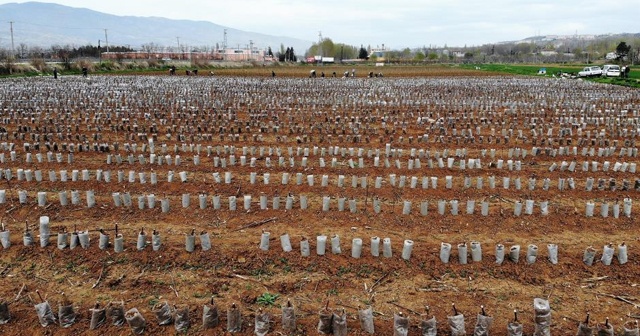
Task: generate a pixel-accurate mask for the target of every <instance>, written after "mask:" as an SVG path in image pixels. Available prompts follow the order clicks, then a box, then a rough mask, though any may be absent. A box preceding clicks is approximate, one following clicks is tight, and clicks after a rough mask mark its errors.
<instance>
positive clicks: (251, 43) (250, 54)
mask: <svg viewBox="0 0 640 336" xmlns="http://www.w3.org/2000/svg"><path fill="white" fill-rule="evenodd" d="M249 60H250V61H251V60H253V40H249Z"/></svg>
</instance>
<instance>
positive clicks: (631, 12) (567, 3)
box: [0, 0, 640, 49]
mask: <svg viewBox="0 0 640 336" xmlns="http://www.w3.org/2000/svg"><path fill="white" fill-rule="evenodd" d="M10 2H26V1H15V0H14V1H2V0H0V4H5V3H10ZM42 2H53V3H57V4H61V5H66V6H71V7H79V8H88V9H92V10H96V11H100V12H104V13H108V14H115V15H130V16H158V17H165V18H169V19H187V20H202V21H210V22H213V23H216V24H219V25H223V26H227V27H230V28H235V29H240V30H245V31H253V32H258V33H264V34H269V35H276V36H288V37H294V38H299V39H303V40H307V41H318V39H319V34H320V33H322V36H323V37H324V38H331V39H332V40H333V41H334V42H339V43H346V44H350V45H356V46H359V45H364V46H372V47H377V46H382V45H383V44H384V45H385V46H386V47H389V48H394V49H402V48H405V47H411V48H414V47H422V46H445V45H446V46H460V47H462V46H465V45H466V46H477V45H482V44H487V43H495V42H502V41H517V40H521V39H524V38H526V37H530V36H535V35H574V34H576V33H577V34H579V35H585V34H607V33H638V32H640V25H638V23H637V19H638V17H640V3H639V2H638V0H608V1H601V0H598V1H592V0H586V1H577V0H535V1H529V0H484V1H477V0H437V1H436V0H312V1H311V0H296V1H292V0H225V1H222V0H181V1H162V0H57V1H42Z"/></svg>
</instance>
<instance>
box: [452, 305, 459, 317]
mask: <svg viewBox="0 0 640 336" xmlns="http://www.w3.org/2000/svg"><path fill="white" fill-rule="evenodd" d="M451 306H452V307H453V316H456V315H458V310H457V309H456V304H455V303H452V304H451Z"/></svg>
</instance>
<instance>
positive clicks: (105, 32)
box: [104, 28, 109, 52]
mask: <svg viewBox="0 0 640 336" xmlns="http://www.w3.org/2000/svg"><path fill="white" fill-rule="evenodd" d="M104 43H105V44H106V45H107V52H109V37H108V36H107V29H106V28H105V29H104Z"/></svg>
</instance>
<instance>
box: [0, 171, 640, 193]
mask: <svg viewBox="0 0 640 336" xmlns="http://www.w3.org/2000/svg"><path fill="white" fill-rule="evenodd" d="M90 174H91V173H90V171H89V170H88V169H83V170H77V169H74V170H72V171H71V175H69V172H68V171H67V170H64V169H63V170H60V171H58V172H56V171H54V170H50V171H49V181H50V182H57V181H58V180H59V181H60V182H68V181H71V182H77V181H90V180H91V177H90ZM273 175H275V174H273ZM13 176H14V174H13V171H12V170H11V169H9V168H7V169H4V170H2V169H0V177H4V178H5V179H6V180H8V181H10V180H12V179H13ZM58 176H59V177H58ZM94 176H95V180H96V181H98V182H100V181H104V182H106V183H110V182H111V181H112V172H111V170H102V169H96V171H95V174H94ZM175 176H176V174H175V172H174V171H172V170H169V171H167V173H166V180H167V182H169V183H171V182H174V180H175ZM211 176H212V178H213V182H214V183H218V184H219V183H223V181H224V183H225V184H231V183H232V182H233V173H232V172H230V171H228V172H224V173H223V175H221V173H220V172H213V173H212V175H211ZM293 176H295V183H296V185H302V184H303V183H306V184H307V185H308V186H310V187H313V186H315V185H316V179H315V176H314V175H313V174H306V175H305V174H303V173H296V174H295V175H293V174H292V173H288V172H283V173H282V174H281V179H280V181H281V184H282V185H287V184H289V182H290V181H291V179H292V177H293ZM116 177H117V181H118V183H122V182H125V181H126V182H129V183H135V182H136V180H137V181H138V182H139V183H140V184H146V183H147V182H149V183H150V184H151V185H156V184H158V172H155V171H151V172H150V173H147V172H137V173H136V171H134V170H130V171H128V172H127V173H125V171H122V170H118V171H117V172H116ZM147 177H148V178H147ZM178 177H179V180H180V182H183V183H184V182H187V181H188V179H189V172H187V171H181V172H179V173H178ZM16 179H17V180H18V181H27V182H31V181H33V180H34V179H35V181H36V182H42V181H43V173H42V171H41V170H35V171H32V170H31V169H23V168H17V169H16ZM369 179H370V178H369V176H356V175H351V187H352V188H358V187H361V188H363V189H366V188H367V187H368V186H369ZM372 179H373V187H374V188H375V189H380V188H382V187H383V181H384V180H383V177H382V176H376V177H373V178H372ZM438 179H439V178H438V177H437V176H431V177H429V176H423V177H422V178H421V180H420V179H419V177H417V176H409V177H407V176H406V175H400V176H398V175H396V174H389V176H388V182H387V183H388V184H389V185H391V186H393V187H398V188H405V187H407V186H408V187H409V188H411V189H415V188H418V187H419V186H420V187H421V188H422V189H429V188H432V189H437V188H438ZM257 180H258V174H257V173H256V172H250V173H249V183H250V184H256V183H257ZM331 180H334V181H335V184H336V186H337V187H339V188H343V187H345V186H346V185H347V183H345V182H346V177H345V175H337V176H336V177H331ZM444 180H445V188H446V189H453V187H454V183H455V182H456V181H457V180H458V178H457V177H455V176H452V175H447V176H445V177H444ZM475 180H476V181H475V188H476V189H478V190H482V189H483V188H484V185H485V177H483V176H477V177H476V178H475ZM329 181H330V176H329V175H327V174H323V175H321V176H320V186H321V187H328V186H329ZM486 181H487V184H488V187H489V188H490V189H495V188H496V177H495V176H493V175H490V176H487V177H486ZM271 182H272V174H271V173H267V172H265V173H262V183H263V184H265V185H269V184H270V183H271ZM512 182H513V186H514V187H515V189H516V190H522V188H523V183H522V178H520V177H513V178H512V177H508V176H504V177H502V188H503V189H509V188H510V187H511V184H512ZM526 183H527V185H526V187H527V188H528V190H535V189H536V187H537V186H538V180H537V179H536V178H534V177H530V178H529V179H528V181H527V182H526ZM595 183H596V180H595V179H594V178H593V177H588V178H586V180H585V183H584V185H585V187H584V188H585V190H586V191H592V190H593V189H594V187H595V188H597V189H598V190H600V191H602V190H605V189H606V190H611V191H615V190H631V189H635V190H640V179H637V178H636V179H635V181H634V183H633V185H632V184H631V181H629V180H627V179H623V180H622V182H621V183H618V182H616V180H615V179H614V178H609V179H608V181H607V180H605V179H604V178H599V179H598V181H597V185H596V184H595ZM456 184H457V183H456ZM471 187H472V177H471V176H464V177H463V188H467V189H468V188H471ZM550 187H551V179H550V178H544V179H542V189H543V190H545V191H546V190H549V188H550ZM557 188H558V190H565V189H570V190H575V189H576V188H577V184H576V180H575V179H574V178H572V177H569V178H564V177H559V178H558V183H557Z"/></svg>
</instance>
